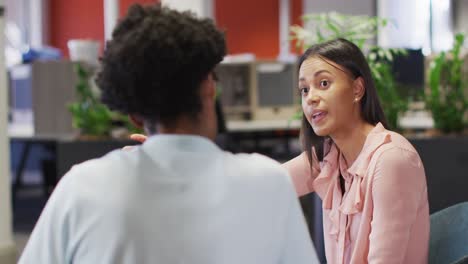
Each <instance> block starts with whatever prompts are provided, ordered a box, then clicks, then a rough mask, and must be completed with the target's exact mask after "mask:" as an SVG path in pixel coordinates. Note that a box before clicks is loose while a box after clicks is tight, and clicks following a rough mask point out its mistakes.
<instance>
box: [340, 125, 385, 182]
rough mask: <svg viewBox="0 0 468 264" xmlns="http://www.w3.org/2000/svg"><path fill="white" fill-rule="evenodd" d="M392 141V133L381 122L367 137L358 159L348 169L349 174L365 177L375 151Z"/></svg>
mask: <svg viewBox="0 0 468 264" xmlns="http://www.w3.org/2000/svg"><path fill="white" fill-rule="evenodd" d="M390 141H391V138H390V131H388V130H387V129H385V127H384V126H383V125H382V124H381V123H380V122H379V123H378V124H377V125H376V126H375V127H374V128H373V129H372V130H371V131H370V132H369V134H368V135H367V137H366V141H365V142H364V146H363V147H362V150H361V152H360V153H359V155H358V157H357V159H356V160H355V161H354V162H353V164H352V165H351V167H349V168H348V170H347V171H348V173H350V174H353V175H359V176H361V177H362V176H364V174H365V173H366V170H367V168H368V167H369V163H370V160H371V158H372V156H373V155H374V153H375V151H376V150H377V149H378V148H379V147H380V146H382V145H383V144H386V143H389V142H390Z"/></svg>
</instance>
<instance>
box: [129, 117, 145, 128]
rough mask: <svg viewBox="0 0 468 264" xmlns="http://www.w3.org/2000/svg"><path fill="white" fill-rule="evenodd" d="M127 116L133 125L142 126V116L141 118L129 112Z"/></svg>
mask: <svg viewBox="0 0 468 264" xmlns="http://www.w3.org/2000/svg"><path fill="white" fill-rule="evenodd" d="M128 117H129V118H130V122H132V124H133V125H134V126H135V127H137V128H143V123H144V121H143V118H141V116H138V115H133V114H129V115H128Z"/></svg>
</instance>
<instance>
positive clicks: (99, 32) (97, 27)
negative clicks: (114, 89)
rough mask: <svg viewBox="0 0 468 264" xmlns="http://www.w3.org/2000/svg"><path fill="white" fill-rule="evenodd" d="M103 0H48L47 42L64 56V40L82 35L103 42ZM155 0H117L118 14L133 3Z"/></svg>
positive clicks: (102, 44)
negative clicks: (118, 1)
mask: <svg viewBox="0 0 468 264" xmlns="http://www.w3.org/2000/svg"><path fill="white" fill-rule="evenodd" d="M103 2H104V1H102V0H49V27H50V28H49V32H50V33H49V34H50V39H49V43H50V45H51V46H53V47H58V48H60V49H61V50H62V52H63V53H64V55H65V56H67V57H68V48H67V41H68V40H69V39H76V38H84V39H93V40H98V41H99V42H101V50H102V47H103V46H104V3H103ZM155 2H159V1H157V0H156V1H155V0H120V15H123V14H125V13H126V11H127V8H128V7H129V6H130V5H131V4H133V3H141V4H151V3H155Z"/></svg>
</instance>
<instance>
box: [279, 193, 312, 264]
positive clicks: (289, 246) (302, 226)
mask: <svg viewBox="0 0 468 264" xmlns="http://www.w3.org/2000/svg"><path fill="white" fill-rule="evenodd" d="M288 189H290V193H288V197H289V201H290V202H289V203H288V214H287V218H286V221H285V225H286V228H285V239H284V241H283V245H284V246H283V253H282V256H281V261H280V263H281V264H289V263H295V264H302V263H303V264H318V263H320V262H319V260H318V257H317V253H316V251H315V247H314V245H313V243H312V240H311V238H310V235H309V231H308V229H307V225H306V222H305V219H304V215H303V213H302V210H301V208H300V204H299V200H298V199H297V198H296V196H295V195H294V193H293V190H292V188H288Z"/></svg>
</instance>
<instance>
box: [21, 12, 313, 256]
mask: <svg viewBox="0 0 468 264" xmlns="http://www.w3.org/2000/svg"><path fill="white" fill-rule="evenodd" d="M225 52H226V51H225V40H224V36H223V34H222V33H221V32H220V31H218V30H217V29H216V27H215V26H214V25H213V23H212V21H211V20H208V19H197V18H195V17H194V16H193V15H192V14H190V13H187V12H185V13H179V12H177V11H173V10H170V9H168V8H163V7H161V6H159V5H156V6H148V7H142V6H139V5H135V6H133V7H132V8H131V9H130V10H129V12H128V14H127V16H126V17H125V18H124V19H123V20H122V21H121V22H120V23H119V25H118V26H117V27H116V29H115V30H114V32H113V39H112V40H111V41H110V42H109V43H108V44H107V47H106V50H105V52H104V56H103V58H102V69H101V71H100V73H99V75H98V77H97V84H98V86H99V87H100V89H101V90H102V100H103V102H104V103H106V104H107V105H108V106H109V107H110V108H111V109H114V110H118V111H121V112H123V113H126V114H129V115H130V117H131V119H132V120H133V121H134V122H135V123H136V124H139V125H141V126H143V127H144V128H145V130H146V132H147V133H148V134H150V135H152V136H150V137H149V138H148V140H147V141H146V142H145V143H144V144H143V145H141V146H139V147H136V148H133V149H132V150H131V151H122V150H117V151H114V152H111V153H110V154H108V155H106V156H104V157H102V158H100V159H95V160H91V161H87V162H85V163H82V164H80V165H77V166H75V167H73V168H72V169H71V170H70V171H69V172H68V173H67V174H66V175H65V176H64V177H63V178H62V180H61V181H60V183H59V185H58V186H57V188H56V189H55V191H54V193H53V194H52V196H51V198H50V200H49V201H48V203H47V206H46V208H45V209H44V211H43V213H42V215H41V217H40V219H39V221H38V223H37V225H36V227H35V229H34V231H33V233H32V234H31V238H30V240H29V242H28V244H27V246H26V248H25V251H24V253H23V255H22V257H21V259H20V263H48V264H53V263H75V262H76V263H200V264H209V263H216V264H224V263H236V264H238V263H243V264H245V263H252V264H253V263H256V264H257V263H294V264H298V263H307V264H310V263H316V262H317V258H316V256H315V252H314V249H313V246H312V243H311V241H310V239H309V236H308V232H307V230H306V226H305V223H304V219H303V216H302V215H301V211H300V207H299V204H298V201H297V198H296V195H295V192H294V189H293V187H292V184H291V182H290V180H289V177H288V175H287V172H286V171H285V170H284V169H282V168H281V167H280V165H279V164H278V163H276V162H275V161H273V160H270V159H268V158H266V157H263V156H260V155H247V154H240V155H234V154H231V153H228V152H223V151H222V150H221V149H219V148H218V147H217V146H216V145H215V144H214V143H213V139H214V138H215V136H216V130H217V125H216V114H215V94H216V93H215V80H214V77H213V69H214V67H215V66H216V65H217V64H218V63H219V62H220V61H221V60H222V58H223V56H224V55H225ZM156 131H157V134H156Z"/></svg>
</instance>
